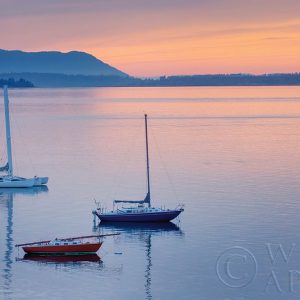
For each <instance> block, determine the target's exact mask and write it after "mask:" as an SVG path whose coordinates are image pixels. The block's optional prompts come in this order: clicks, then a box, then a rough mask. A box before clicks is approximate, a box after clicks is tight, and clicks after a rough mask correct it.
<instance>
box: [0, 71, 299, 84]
mask: <svg viewBox="0 0 300 300" xmlns="http://www.w3.org/2000/svg"><path fill="white" fill-rule="evenodd" d="M1 80H2V81H10V82H11V83H14V84H15V86H14V85H12V87H22V86H20V83H23V85H24V86H23V87H33V86H34V87H45V88H56V87H57V88H58V87H199V86H203V87H204V86H207V87H217V86H223V87H224V86H300V73H282V74H278V73H275V74H263V75H252V74H212V75H191V76H161V77H159V78H145V79H142V78H136V77H131V76H127V77H122V76H97V75H67V74H55V73H53V74H52V73H4V74H0V85H1ZM16 83H19V86H17V85H16ZM8 85H10V84H9V83H8Z"/></svg>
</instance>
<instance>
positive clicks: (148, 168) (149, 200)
mask: <svg viewBox="0 0 300 300" xmlns="http://www.w3.org/2000/svg"><path fill="white" fill-rule="evenodd" d="M145 133H146V156H147V187H148V192H147V196H146V198H145V200H144V201H145V202H146V203H148V207H151V197H150V167H149V150H148V127H147V114H145Z"/></svg>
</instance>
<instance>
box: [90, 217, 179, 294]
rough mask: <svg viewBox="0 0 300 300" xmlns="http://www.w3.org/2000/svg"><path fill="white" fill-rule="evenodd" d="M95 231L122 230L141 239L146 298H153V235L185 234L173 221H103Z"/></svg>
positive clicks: (127, 235) (134, 238)
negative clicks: (143, 253)
mask: <svg viewBox="0 0 300 300" xmlns="http://www.w3.org/2000/svg"><path fill="white" fill-rule="evenodd" d="M94 231H97V232H98V231H100V232H101V233H105V232H106V231H108V232H114V231H116V232H120V233H121V237H126V238H129V239H133V240H139V241H141V242H142V243H143V245H145V255H146V267H145V273H144V278H145V283H144V288H145V294H146V297H145V299H147V300H151V299H152V293H151V281H152V274H151V270H152V268H153V265H154V263H153V261H152V260H153V259H152V256H151V248H152V237H155V236H160V235H161V234H167V235H170V234H172V235H176V236H178V237H180V236H182V235H183V232H182V231H181V229H180V227H179V226H177V225H175V224H174V223H172V222H164V223H163V222H162V223H152V222H151V223H134V222H133V223H130V222H122V223H121V222H120V223H115V222H101V223H100V224H99V226H95V227H94Z"/></svg>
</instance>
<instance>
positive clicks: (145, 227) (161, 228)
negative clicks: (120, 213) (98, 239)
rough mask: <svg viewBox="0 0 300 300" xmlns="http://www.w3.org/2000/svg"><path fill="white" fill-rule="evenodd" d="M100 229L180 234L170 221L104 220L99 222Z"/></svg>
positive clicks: (121, 231) (178, 229)
mask: <svg viewBox="0 0 300 300" xmlns="http://www.w3.org/2000/svg"><path fill="white" fill-rule="evenodd" d="M99 229H100V230H105V231H106V230H108V231H112V232H113V231H117V232H120V233H123V232H124V233H127V234H128V233H137V232H138V233H141V232H148V233H155V232H168V231H173V232H175V233H176V232H178V233H179V234H182V232H181V230H180V228H179V227H178V226H177V225H176V224H174V223H172V222H165V223H163V222H162V223H152V222H150V223H146V222H144V223H135V222H124V223H116V222H104V223H100V224H99Z"/></svg>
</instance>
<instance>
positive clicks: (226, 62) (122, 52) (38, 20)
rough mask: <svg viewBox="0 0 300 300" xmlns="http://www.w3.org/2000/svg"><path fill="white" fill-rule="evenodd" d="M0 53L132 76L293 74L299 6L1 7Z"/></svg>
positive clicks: (141, 2)
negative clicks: (35, 54)
mask: <svg viewBox="0 0 300 300" xmlns="http://www.w3.org/2000/svg"><path fill="white" fill-rule="evenodd" d="M0 8H1V9H0V28H1V30H0V48H1V49H7V50H16V49H18V50H24V51H50V50H58V51H63V52H68V51H71V50H78V51H85V52H88V53H90V54H92V55H94V56H96V57H97V58H99V59H101V60H102V61H104V62H106V63H108V64H110V65H112V66H114V67H116V68H118V69H120V70H122V71H124V72H126V73H128V74H130V75H133V76H142V77H148V76H149V77H150V76H162V75H184V74H215V73H218V74H219V73H253V74H261V73H278V72H300V0H247V1H246V0H48V1H46V0H0Z"/></svg>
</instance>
